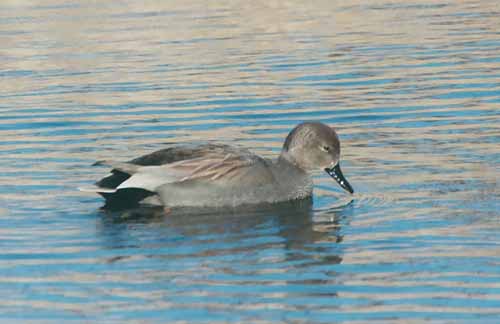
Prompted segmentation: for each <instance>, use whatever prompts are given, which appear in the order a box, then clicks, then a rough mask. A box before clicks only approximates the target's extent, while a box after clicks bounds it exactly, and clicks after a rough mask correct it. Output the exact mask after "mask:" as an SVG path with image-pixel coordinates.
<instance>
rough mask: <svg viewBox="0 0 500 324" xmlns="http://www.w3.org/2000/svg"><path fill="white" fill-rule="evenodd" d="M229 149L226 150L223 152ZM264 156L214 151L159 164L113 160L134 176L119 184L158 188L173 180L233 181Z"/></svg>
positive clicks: (131, 186)
mask: <svg viewBox="0 0 500 324" xmlns="http://www.w3.org/2000/svg"><path fill="white" fill-rule="evenodd" d="M222 153H226V154H222ZM259 160H260V158H258V157H256V156H252V155H240V154H235V153H232V152H230V153H227V152H210V153H207V154H205V155H204V156H201V157H197V158H193V159H187V160H181V161H177V162H173V163H167V164H163V165H159V166H137V165H133V164H129V163H118V164H113V163H112V162H110V163H109V164H110V165H111V166H113V167H114V168H115V169H116V170H119V171H121V172H125V173H128V174H129V175H130V178H128V179H127V180H125V181H124V182H122V183H121V184H120V185H119V186H117V187H116V189H117V190H120V189H125V188H140V189H145V190H148V191H151V192H155V191H156V189H157V188H158V187H160V186H163V185H166V184H173V183H183V182H190V181H200V182H205V183H216V182H219V181H224V182H233V181H237V180H238V179H239V178H240V177H241V176H243V175H245V174H247V171H248V170H249V169H250V168H252V167H254V166H255V164H256V163H258V162H259Z"/></svg>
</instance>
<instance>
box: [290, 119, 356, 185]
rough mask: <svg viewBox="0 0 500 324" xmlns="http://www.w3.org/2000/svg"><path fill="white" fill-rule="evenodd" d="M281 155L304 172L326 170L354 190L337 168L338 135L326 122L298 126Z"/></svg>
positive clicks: (291, 133)
mask: <svg viewBox="0 0 500 324" xmlns="http://www.w3.org/2000/svg"><path fill="white" fill-rule="evenodd" d="M281 158H284V159H286V160H288V161H289V162H291V163H293V164H295V165H296V166H297V167H299V168H301V169H303V170H304V171H307V172H311V171H313V170H317V169H321V170H325V171H326V172H327V173H328V174H329V175H330V176H331V177H332V178H334V179H335V180H336V181H337V182H338V184H339V185H340V186H341V187H342V188H344V189H345V190H347V191H349V192H350V193H353V192H354V190H353V189H352V187H351V185H350V184H349V182H348V181H347V180H346V178H345V177H344V175H343V174H342V171H341V170H340V164H339V159H340V141H339V138H338V136H337V133H335V130H334V129H333V128H331V127H330V126H328V125H325V124H323V123H319V122H306V123H302V124H299V125H297V126H296V127H295V128H294V129H292V131H291V132H290V133H289V134H288V136H287V137H286V140H285V144H284V145H283V149H282V151H281Z"/></svg>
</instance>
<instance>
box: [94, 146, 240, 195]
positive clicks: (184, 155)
mask: <svg viewBox="0 0 500 324" xmlns="http://www.w3.org/2000/svg"><path fill="white" fill-rule="evenodd" d="M232 151H234V148H231V147H230V146H228V145H221V144H207V145H199V146H194V147H186V146H174V147H168V148H165V149H162V150H159V151H155V152H153V153H149V154H146V155H143V156H140V157H138V158H135V159H133V160H130V161H128V162H126V164H129V166H128V167H129V168H131V167H133V165H136V166H160V165H165V164H170V163H175V162H179V161H188V160H192V159H196V158H202V157H204V156H207V155H208V154H210V153H212V154H213V153H219V154H221V155H223V154H227V153H229V152H232ZM109 162H110V161H98V162H96V163H94V165H109V164H111V166H112V167H114V166H115V165H116V166H117V168H113V169H112V170H111V174H109V175H108V176H106V177H104V178H102V179H101V180H99V181H97V182H96V183H95V188H103V189H115V188H117V187H118V186H119V185H120V184H122V183H123V182H124V181H126V180H127V179H128V178H130V175H131V172H128V171H126V170H123V169H124V168H120V167H118V166H119V165H118V164H117V162H113V163H109ZM123 166H124V164H123V163H122V167H123Z"/></svg>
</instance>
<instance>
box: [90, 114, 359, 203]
mask: <svg viewBox="0 0 500 324" xmlns="http://www.w3.org/2000/svg"><path fill="white" fill-rule="evenodd" d="M339 159H340V141H339V138H338V136H337V134H336V132H335V130H334V129H333V128H332V127H330V126H328V125H325V124H323V123H319V122H304V123H301V124H299V125H297V126H296V127H295V128H294V129H292V131H291V132H290V133H289V134H288V136H287V137H286V139H285V143H284V144H283V147H282V150H281V153H280V155H279V157H277V158H276V159H275V160H270V159H265V158H262V157H260V156H258V155H256V154H253V153H251V152H250V151H248V150H246V149H243V148H237V147H232V146H229V145H223V144H204V145H198V146H193V147H189V146H175V147H169V148H165V149H162V150H159V151H156V152H153V153H150V154H147V155H144V156H141V157H138V158H136V159H133V160H131V161H129V162H117V161H99V162H96V163H95V165H107V166H110V167H111V168H112V170H111V174H110V175H109V176H107V177H104V178H103V179H101V180H99V181H97V182H96V183H95V187H92V188H86V189H85V188H83V189H81V190H83V191H92V192H96V193H98V194H100V195H102V196H103V197H104V198H105V199H106V205H105V207H112V208H116V207H122V208H128V207H132V206H137V205H140V204H144V203H146V204H148V203H152V202H154V203H155V204H160V205H163V206H165V207H181V206H185V207H187V206H189V207H225V206H239V205H247V204H261V203H278V202H284V201H291V200H298V199H304V198H309V197H311V195H312V192H313V182H312V179H311V173H312V171H314V170H317V169H322V170H325V171H326V172H327V173H328V174H329V175H330V176H331V177H332V178H334V179H335V180H336V181H337V182H338V183H339V185H340V186H341V187H342V188H343V189H345V190H346V191H348V192H350V193H353V192H354V191H353V188H352V187H351V185H350V184H349V182H348V181H347V180H346V178H345V177H344V175H343V174H342V171H341V169H340V163H339Z"/></svg>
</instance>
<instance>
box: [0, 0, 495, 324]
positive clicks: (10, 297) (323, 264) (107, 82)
mask: <svg viewBox="0 0 500 324" xmlns="http://www.w3.org/2000/svg"><path fill="white" fill-rule="evenodd" d="M499 19H500V6H499V5H498V2H497V1H496V0H491V1H487V0H485V1H455V2H437V1H419V2H392V1H387V2H386V1H384V0H375V1H362V2H358V1H354V2H342V1H337V2H332V1H319V2H314V3H305V2H302V1H287V2H284V1H283V2H269V1H267V2H246V1H209V2H206V1H199V2H196V1H194V2H166V1H165V2H158V1H155V2H153V1H146V2H138V1H134V2H133V1H113V2H111V1H108V2H106V4H102V3H100V2H84V1H81V2H78V1H73V2H68V1H57V0H49V1H27V2H25V1H15V0H8V1H2V3H1V4H0V44H2V45H1V47H0V78H1V81H2V82H1V84H2V86H1V87H0V138H1V141H0V248H1V251H2V253H1V254H0V291H1V295H2V296H3V298H2V302H1V303H0V321H2V322H12V321H13V320H23V321H29V320H32V321H43V322H60V321H69V320H74V321H76V322H85V321H89V322H96V321H97V322H120V323H123V322H131V323H132V322H141V323H142V322H152V323H155V322H158V323H160V322H161V323H165V322H176V321H178V322H183V321H185V322H189V323H194V322H210V323H237V322H247V323H250V322H251V323H271V322H272V323H332V322H336V323H342V322H349V323H354V322H361V323H362V322H373V321H375V322H377V321H379V322H381V323H391V322H405V323H408V322H412V323H418V322H429V321H431V322H435V323H450V322H464V323H470V322H478V323H479V322H480V323H485V322H491V323H498V322H499V321H500V236H499V232H500V213H499V209H500V204H499V201H500V199H499V198H500V190H499V176H500V170H499V161H500V146H499V143H500V126H499V125H500V109H499V107H500V24H499V21H500V20H499ZM303 120H320V121H323V122H326V123H329V124H331V125H334V126H335V127H336V128H337V130H338V132H339V134H340V137H341V140H342V145H343V151H342V155H343V171H344V174H345V175H346V177H347V178H348V179H349V181H350V182H351V184H352V185H353V187H354V188H355V190H356V193H355V194H354V196H352V198H351V197H350V196H349V195H346V194H345V193H344V192H342V190H340V189H339V187H338V186H337V185H336V183H335V182H334V181H333V180H332V179H330V178H329V177H328V176H327V175H325V174H322V173H317V174H316V175H315V182H316V190H315V197H314V201H313V203H312V206H310V205H308V204H307V202H305V203H303V204H299V205H296V206H295V205H294V206H288V205H287V206H276V207H275V208H266V209H262V210H259V209H255V210H244V211H233V212H232V211H228V212H227V213H225V214H221V213H220V212H219V213H214V212H210V211H205V212H204V213H202V214H193V213H187V212H183V213H173V214H171V215H169V216H166V217H165V216H164V215H162V214H161V213H158V211H148V212H147V213H146V212H145V213H144V215H138V214H137V213H136V212H132V211H129V212H127V213H124V214H118V215H117V214H111V213H105V212H103V211H101V210H100V209H99V208H100V206H101V205H102V200H101V199H100V198H99V197H97V196H95V195H92V194H87V193H81V192H78V191H77V190H76V188H77V187H79V186H84V185H89V184H91V183H92V182H93V181H94V180H96V179H98V178H99V177H101V176H103V175H105V174H106V171H107V170H106V169H104V168H99V167H91V164H92V163H93V162H94V161H96V160H103V159H110V158H113V159H123V160H128V159H130V158H133V157H136V156H138V155H140V154H145V153H148V152H151V151H153V150H155V149H160V148H163V147H165V146H167V145H171V144H180V143H188V142H203V141H207V140H216V141H218V142H222V143H230V144H234V145H239V146H242V147H245V148H248V149H251V150H253V151H255V152H257V153H259V154H262V155H264V156H273V155H275V154H278V152H279V150H280V147H281V145H282V142H283V139H284V137H285V136H286V134H287V133H288V131H289V130H290V129H291V128H292V127H293V126H295V124H297V123H298V122H300V121H303Z"/></svg>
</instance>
